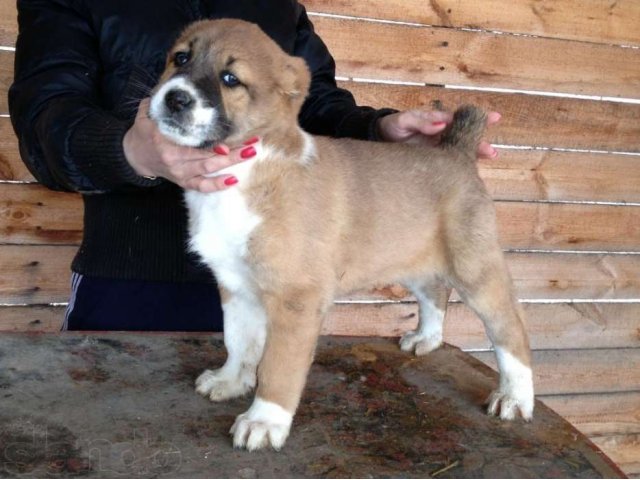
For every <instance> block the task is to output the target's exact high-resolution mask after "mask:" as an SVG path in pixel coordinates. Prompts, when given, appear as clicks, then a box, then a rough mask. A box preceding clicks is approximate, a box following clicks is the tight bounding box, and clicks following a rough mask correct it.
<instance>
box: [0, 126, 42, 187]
mask: <svg viewBox="0 0 640 480" xmlns="http://www.w3.org/2000/svg"><path fill="white" fill-rule="evenodd" d="M2 180H12V181H20V182H25V181H27V182H31V181H34V178H33V176H32V175H31V173H30V172H29V170H28V169H27V167H26V166H25V165H24V163H23V162H22V159H21V158H20V152H19V150H18V139H17V138H16V136H15V133H13V127H12V126H11V120H10V119H8V118H4V117H3V118H0V181H2Z"/></svg>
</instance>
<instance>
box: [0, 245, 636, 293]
mask: <svg viewBox="0 0 640 480" xmlns="http://www.w3.org/2000/svg"><path fill="white" fill-rule="evenodd" d="M76 250H77V247H75V246H35V245H28V246H27V245H0V303H9V304H17V303H38V304H41V303H55V302H66V301H67V300H68V286H69V276H70V273H69V265H70V264H71V259H72V258H73V256H74V255H75V252H76ZM506 258H507V262H508V264H509V268H510V270H511V274H512V277H513V278H514V284H515V287H516V292H517V294H518V296H519V298H522V299H640V255H631V256H626V255H577V254H559V253H554V254H545V253H540V254H524V253H508V254H507V255H506ZM452 298H453V299H457V297H456V295H455V294H454V295H453V297H452ZM341 300H343V301H354V300H356V301H359V302H361V301H380V300H411V296H410V295H409V292H408V291H406V290H404V289H403V288H401V287H384V288H377V289H375V290H373V291H370V292H356V293H354V294H351V295H348V296H345V297H343V298H342V299H341Z"/></svg>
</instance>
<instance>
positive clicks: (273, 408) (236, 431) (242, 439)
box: [230, 397, 293, 451]
mask: <svg viewBox="0 0 640 480" xmlns="http://www.w3.org/2000/svg"><path fill="white" fill-rule="evenodd" d="M292 421H293V416H292V415H291V414H290V413H289V412H287V411H286V410H285V409H284V408H282V407H281V406H280V405H276V404H275V403H273V402H268V401H265V400H262V399H260V398H258V397H256V399H255V400H254V401H253V404H252V405H251V408H249V410H247V411H246V412H245V413H243V414H242V415H238V417H237V418H236V421H235V423H234V424H233V426H232V427H231V430H230V433H231V434H232V435H233V446H234V447H236V448H246V449H247V450H249V451H254V450H258V449H261V448H266V447H269V446H271V447H273V448H274V449H275V450H280V449H281V448H282V446H283V445H284V442H285V441H286V440H287V437H288V436H289V430H290V429H291V422H292Z"/></svg>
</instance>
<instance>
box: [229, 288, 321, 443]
mask: <svg viewBox="0 0 640 480" xmlns="http://www.w3.org/2000/svg"><path fill="white" fill-rule="evenodd" d="M265 304H266V307H267V316H268V327H267V341H266V345H265V349H264V355H263V357H262V361H261V362H260V366H259V368H258V390H257V392H256V397H255V400H254V402H253V405H251V408H249V410H248V411H247V412H245V413H243V414H242V415H239V416H238V418H237V419H236V421H235V423H234V425H233V427H231V433H232V434H233V444H234V446H235V447H246V448H247V449H248V450H257V449H259V448H263V447H268V446H269V445H270V446H272V447H273V448H275V449H276V450H279V449H280V448H281V447H282V446H283V445H284V442H285V441H286V439H287V437H288V436H289V429H290V428H291V422H292V420H293V414H294V413H295V411H296V408H297V407H298V403H299V402H300V397H301V396H302V390H303V389H304V385H305V382H306V378H307V373H308V371H309V367H310V366H311V362H312V360H313V354H314V351H315V346H316V342H317V338H318V335H319V333H320V325H321V322H322V315H323V312H324V310H325V309H324V305H323V303H322V300H321V296H320V295H319V294H318V292H315V291H311V290H307V289H294V290H290V291H289V292H288V293H286V294H285V295H276V296H273V295H269V296H268V297H267V298H265Z"/></svg>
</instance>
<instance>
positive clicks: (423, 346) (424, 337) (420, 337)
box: [400, 330, 442, 355]
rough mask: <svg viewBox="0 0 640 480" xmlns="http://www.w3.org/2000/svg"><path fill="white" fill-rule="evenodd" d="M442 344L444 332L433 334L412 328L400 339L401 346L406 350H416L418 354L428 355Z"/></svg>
mask: <svg viewBox="0 0 640 480" xmlns="http://www.w3.org/2000/svg"><path fill="white" fill-rule="evenodd" d="M441 345H442V334H437V333H433V334H431V335H429V334H426V333H421V332H420V331H419V330H412V331H410V332H407V333H405V334H404V335H403V336H402V338H401V339H400V348H401V349H402V350H403V351H405V352H415V354H416V355H426V354H427V353H430V352H433V351H434V350H435V349H436V348H438V347H440V346H441Z"/></svg>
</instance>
